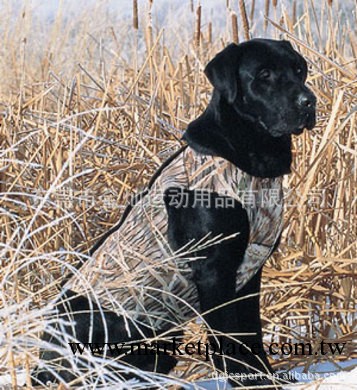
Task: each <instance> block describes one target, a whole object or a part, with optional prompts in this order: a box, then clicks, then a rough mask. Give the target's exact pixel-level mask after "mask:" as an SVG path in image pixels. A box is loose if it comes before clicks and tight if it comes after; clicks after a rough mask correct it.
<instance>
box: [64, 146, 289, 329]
mask: <svg viewBox="0 0 357 390" xmlns="http://www.w3.org/2000/svg"><path fill="white" fill-rule="evenodd" d="M172 187H176V188H183V189H188V190H196V191H197V192H200V191H208V192H209V191H212V192H215V193H218V194H219V195H223V197H222V199H224V200H225V201H227V200H228V201H229V199H235V200H238V201H240V202H241V203H242V204H243V207H244V208H245V210H246V212H247V214H248V219H249V224H250V238H249V244H248V247H247V250H246V253H245V256H244V260H243V263H242V264H241V266H240V268H239V270H238V273H237V289H240V288H241V287H242V286H243V285H244V284H245V283H246V282H247V281H248V280H249V279H250V278H251V277H252V276H253V275H254V274H255V272H257V271H258V269H259V268H260V266H261V265H262V264H263V263H264V261H265V260H266V259H267V258H268V256H269V255H270V253H271V251H272V248H273V246H274V244H275V242H276V240H277V238H278V237H279V235H280V233H281V230H282V212H283V193H282V187H281V178H277V179H259V178H254V177H252V176H249V175H247V174H245V173H244V172H242V171H241V170H239V169H238V168H237V167H235V166H234V165H233V164H231V163H229V162H228V161H226V160H224V159H222V158H218V157H212V156H204V155H199V154H198V153H196V152H195V151H193V150H192V149H190V148H187V149H185V150H184V152H183V153H181V154H180V155H179V156H178V157H177V158H175V159H174V160H173V161H172V162H171V163H170V165H168V166H167V167H166V168H165V169H164V170H163V171H162V173H161V174H160V176H159V177H158V178H157V180H156V181H155V182H154V184H153V186H152V187H151V189H150V191H149V193H148V194H147V195H146V196H145V197H144V198H142V199H141V200H140V201H139V202H138V203H136V204H135V206H134V207H133V209H132V210H131V212H130V213H129V215H128V216H127V218H126V219H125V221H124V222H123V224H122V225H121V227H120V228H119V229H118V230H117V231H116V232H115V233H113V234H112V235H111V236H110V237H108V239H107V240H106V241H105V242H104V244H103V245H102V246H101V247H99V249H98V250H97V251H96V252H95V253H94V255H93V257H92V259H90V260H89V261H88V262H87V263H86V264H85V265H84V266H83V267H82V268H81V269H80V273H79V274H78V275H77V276H74V277H72V278H71V279H70V280H69V282H68V283H67V284H66V286H65V287H67V288H70V289H72V290H74V291H76V292H78V293H80V294H87V293H89V294H90V296H95V297H96V299H98V300H99V302H100V303H101V305H102V306H104V307H106V308H108V309H110V310H114V311H115V312H117V313H118V314H124V315H126V316H128V317H130V318H138V319H140V320H142V321H144V322H146V323H149V324H150V325H151V326H154V327H155V328H158V327H161V326H162V321H163V316H165V317H167V316H168V315H169V316H170V320H171V321H172V320H175V319H176V320H177V321H178V322H180V321H181V322H182V320H186V319H187V318H190V317H191V318H192V317H193V316H194V315H195V311H196V310H198V309H199V306H198V294H197V291H196V287H195V285H194V284H193V282H192V281H191V280H190V277H189V275H190V272H191V270H190V267H189V262H190V261H192V256H193V254H192V252H190V248H189V247H186V248H183V250H182V251H180V252H179V253H177V252H175V253H173V252H172V250H171V248H170V245H169V243H168V238H167V230H168V228H167V212H166V208H165V205H164V200H163V194H164V192H165V191H166V190H167V189H168V188H172ZM200 199H201V200H204V199H207V198H205V197H202V196H201V197H200ZM206 206H207V205H206ZM209 207H230V205H229V204H220V205H209ZM210 239H212V237H210Z"/></svg>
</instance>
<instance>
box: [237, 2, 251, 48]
mask: <svg viewBox="0 0 357 390" xmlns="http://www.w3.org/2000/svg"><path fill="white" fill-rule="evenodd" d="M239 11H240V16H241V18H242V23H243V31H244V39H245V40H246V41H248V40H249V39H250V34H249V21H248V17H247V10H246V7H245V1H244V0H239Z"/></svg>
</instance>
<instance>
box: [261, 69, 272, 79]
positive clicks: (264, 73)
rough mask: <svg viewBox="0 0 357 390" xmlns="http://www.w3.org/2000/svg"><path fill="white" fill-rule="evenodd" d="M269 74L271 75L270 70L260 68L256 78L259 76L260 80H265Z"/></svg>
mask: <svg viewBox="0 0 357 390" xmlns="http://www.w3.org/2000/svg"><path fill="white" fill-rule="evenodd" d="M270 76H271V71H270V70H269V69H262V70H261V71H260V72H259V73H258V78H260V79H261V80H266V79H268V78H269V77H270Z"/></svg>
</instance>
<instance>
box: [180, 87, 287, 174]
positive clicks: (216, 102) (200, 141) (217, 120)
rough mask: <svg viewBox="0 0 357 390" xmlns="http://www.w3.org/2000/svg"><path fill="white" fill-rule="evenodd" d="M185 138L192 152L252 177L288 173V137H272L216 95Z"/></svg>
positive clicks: (192, 124)
mask: <svg viewBox="0 0 357 390" xmlns="http://www.w3.org/2000/svg"><path fill="white" fill-rule="evenodd" d="M184 139H185V140H186V141H187V143H188V144H189V145H190V146H191V147H192V148H193V149H194V150H196V151H198V152H200V153H203V154H210V155H215V156H220V157H223V158H225V159H227V160H229V161H230V162H232V163H233V164H234V165H236V166H237V167H238V168H240V169H242V170H243V171H244V172H247V173H248V174H250V175H252V176H257V177H269V178H272V177H278V176H282V175H284V174H287V173H290V165H291V136H290V135H285V136H282V137H272V136H271V135H269V134H267V132H266V131H264V130H263V129H262V128H261V127H260V125H259V124H258V123H257V122H254V121H253V120H250V119H247V118H243V116H242V115H240V114H238V113H237V112H236V111H235V110H234V108H233V107H232V106H231V105H229V104H228V103H227V102H226V101H225V99H223V98H222V97H221V96H220V95H219V94H218V93H216V94H213V97H212V100H211V102H210V104H209V105H208V107H207V109H206V111H205V112H204V113H203V114H202V115H201V116H200V117H198V118H197V119H196V120H194V121H193V122H191V123H190V124H189V126H188V128H187V130H186V132H185V134H184Z"/></svg>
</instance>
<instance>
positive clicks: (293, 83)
mask: <svg viewBox="0 0 357 390" xmlns="http://www.w3.org/2000/svg"><path fill="white" fill-rule="evenodd" d="M205 74H206V76H207V77H208V79H209V80H210V82H211V83H212V85H213V86H214V88H215V89H216V91H218V92H219V93H220V94H221V96H223V98H224V99H225V100H226V101H227V103H228V104H230V105H232V106H233V107H234V109H235V111H237V112H238V114H239V115H241V116H242V117H244V118H245V119H247V120H250V121H253V122H255V123H256V124H257V126H258V127H259V128H261V129H262V130H264V131H268V132H269V133H270V134H271V135H272V136H273V137H280V136H282V135H285V134H301V133H302V132H303V130H304V128H307V129H312V128H313V127H314V126H315V121H316V119H315V105H316V98H315V96H314V94H313V93H312V92H311V91H310V90H309V89H308V88H307V87H306V85H305V81H306V76H307V65H306V61H305V60H304V58H303V57H302V56H301V55H300V54H299V53H298V52H297V51H295V50H294V49H293V47H292V46H291V44H290V43H289V42H288V41H275V40H270V39H252V40H250V41H247V42H244V43H241V44H239V45H236V44H230V45H229V46H227V47H226V48H225V49H224V50H223V51H221V52H220V53H218V54H217V55H216V57H214V58H213V60H212V61H210V62H209V63H208V65H207V66H206V69H205Z"/></svg>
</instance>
